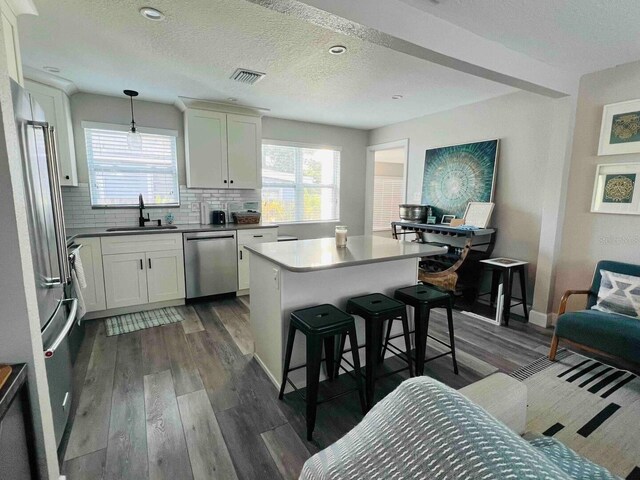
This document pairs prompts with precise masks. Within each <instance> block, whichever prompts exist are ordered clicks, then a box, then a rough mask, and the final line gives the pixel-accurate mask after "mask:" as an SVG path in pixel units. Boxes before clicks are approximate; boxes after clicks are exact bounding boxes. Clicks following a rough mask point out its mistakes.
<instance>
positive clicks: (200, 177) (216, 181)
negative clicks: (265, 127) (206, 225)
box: [184, 108, 262, 189]
mask: <svg viewBox="0 0 640 480" xmlns="http://www.w3.org/2000/svg"><path fill="white" fill-rule="evenodd" d="M184 121H185V150H186V151H185V159H186V167H187V187H189V188H246V189H256V188H260V183H261V165H262V157H261V151H262V129H261V125H262V123H261V120H260V117H256V116H250V115H234V114H227V113H221V112H214V111H211V110H203V109H195V108H187V109H186V110H185V114H184Z"/></svg>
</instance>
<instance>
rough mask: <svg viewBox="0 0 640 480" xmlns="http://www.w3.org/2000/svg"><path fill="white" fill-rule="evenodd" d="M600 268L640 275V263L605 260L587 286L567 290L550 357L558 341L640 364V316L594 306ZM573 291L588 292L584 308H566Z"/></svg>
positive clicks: (598, 266)
mask: <svg viewBox="0 0 640 480" xmlns="http://www.w3.org/2000/svg"><path fill="white" fill-rule="evenodd" d="M601 270H608V271H610V272H616V273H622V274H626V275H633V276H635V277H640V265H632V264H629V263H622V262H614V261H611V260H602V261H600V262H598V264H597V265H596V270H595V272H594V274H593V281H592V282H591V287H590V288H589V289H588V290H568V291H567V292H565V294H564V295H563V296H562V300H561V301H560V308H559V310H558V322H557V324H556V329H555V333H554V335H553V339H552V340H551V348H550V350H549V359H550V360H555V357H556V352H557V350H558V344H559V341H560V340H562V341H563V343H567V344H569V345H574V346H577V347H580V348H582V349H584V350H586V351H589V352H592V353H595V354H598V355H601V356H603V357H609V358H614V359H622V360H623V361H625V362H629V363H632V364H634V365H640V319H637V318H632V317H627V316H625V315H618V314H615V313H606V312H600V311H598V310H591V307H593V306H594V305H595V304H596V302H597V300H598V291H599V290H600V281H601V274H600V271H601ZM571 295H586V296H587V305H586V309H585V310H578V311H575V312H566V308H567V300H568V299H569V297H570V296H571Z"/></svg>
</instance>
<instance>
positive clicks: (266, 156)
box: [262, 143, 340, 223]
mask: <svg viewBox="0 0 640 480" xmlns="http://www.w3.org/2000/svg"><path fill="white" fill-rule="evenodd" d="M339 218H340V151H339V150H337V149H331V148H329V147H318V148H316V147H310V146H309V147H305V146H300V145H296V144H283V143H278V144H268V143H265V144H264V145H263V146H262V219H263V221H265V222H274V223H303V222H325V221H336V220H339Z"/></svg>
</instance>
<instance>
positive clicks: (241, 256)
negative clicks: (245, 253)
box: [240, 250, 242, 260]
mask: <svg viewBox="0 0 640 480" xmlns="http://www.w3.org/2000/svg"><path fill="white" fill-rule="evenodd" d="M240 260H242V250H240Z"/></svg>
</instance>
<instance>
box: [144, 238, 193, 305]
mask: <svg viewBox="0 0 640 480" xmlns="http://www.w3.org/2000/svg"><path fill="white" fill-rule="evenodd" d="M146 267H147V287H148V289H149V302H150V303H153V302H163V301H165V300H175V299H177V298H184V296H185V295H184V259H183V258H182V250H168V251H164V252H147V265H146Z"/></svg>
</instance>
